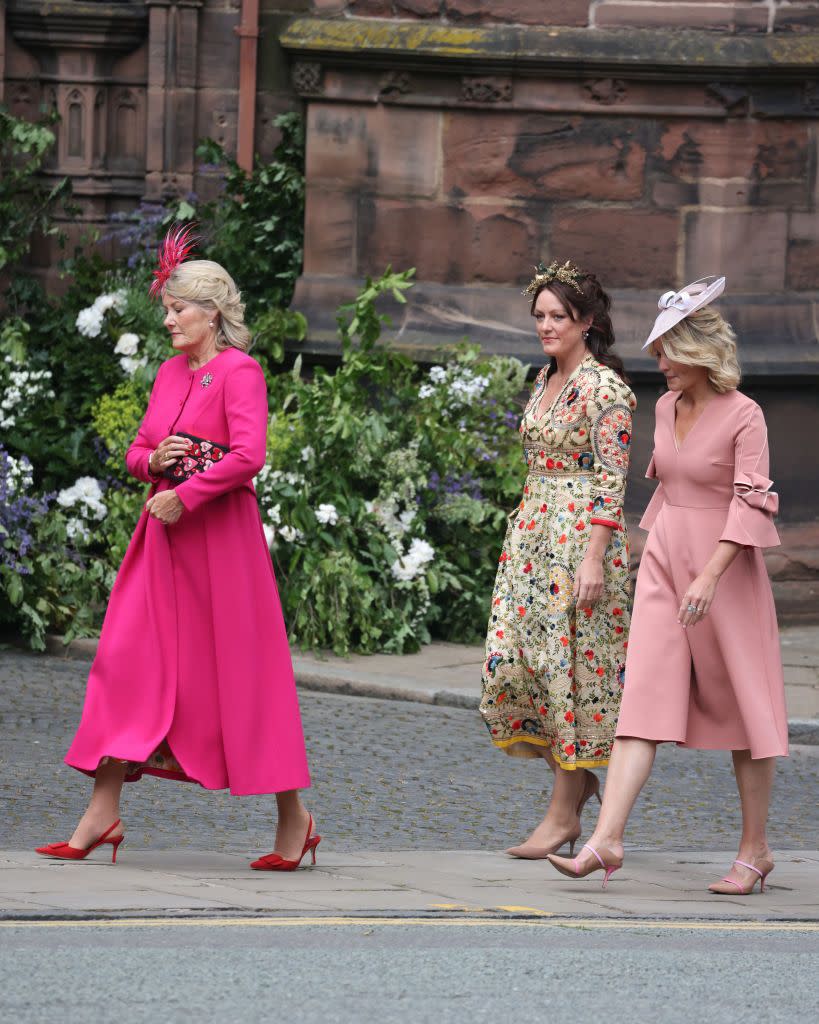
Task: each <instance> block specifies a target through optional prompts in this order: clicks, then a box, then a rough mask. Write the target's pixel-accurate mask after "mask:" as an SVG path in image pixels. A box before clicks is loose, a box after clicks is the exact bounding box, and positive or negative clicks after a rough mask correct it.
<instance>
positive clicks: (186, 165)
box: [145, 0, 203, 197]
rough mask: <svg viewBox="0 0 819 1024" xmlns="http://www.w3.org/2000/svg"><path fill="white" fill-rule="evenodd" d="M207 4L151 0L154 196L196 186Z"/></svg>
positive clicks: (150, 189)
mask: <svg viewBox="0 0 819 1024" xmlns="http://www.w3.org/2000/svg"><path fill="white" fill-rule="evenodd" d="M202 5H203V0H147V6H148V8H149V28H148V138H147V159H146V176H145V188H146V195H147V196H149V197H158V196H161V195H162V194H163V193H168V192H173V193H177V194H178V193H184V192H187V191H190V189H191V188H192V186H193V174H194V167H195V150H196V102H197V97H196V92H197V85H198V82H197V66H198V59H197V58H198V52H199V17H200V10H201V8H202Z"/></svg>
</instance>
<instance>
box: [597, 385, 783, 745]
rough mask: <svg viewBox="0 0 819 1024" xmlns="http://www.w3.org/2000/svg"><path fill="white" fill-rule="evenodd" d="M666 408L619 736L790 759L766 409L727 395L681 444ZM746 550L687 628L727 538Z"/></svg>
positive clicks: (671, 403) (666, 398)
mask: <svg viewBox="0 0 819 1024" xmlns="http://www.w3.org/2000/svg"><path fill="white" fill-rule="evenodd" d="M676 398H677V396H676V395H675V394H674V393H672V392H668V393H667V394H665V395H663V397H662V398H661V399H660V400H659V402H658V403H657V423H656V429H655V433H654V455H653V458H652V460H651V464H650V466H649V469H648V473H647V474H646V475H647V476H649V477H656V478H657V479H658V480H659V482H660V483H659V487H658V488H657V490H656V491H655V492H654V496H653V497H652V499H651V502H650V503H649V505H648V508H647V509H646V512H645V515H644V516H643V519H642V522H641V523H640V526H641V527H642V528H643V529H645V530H649V531H650V532H649V536H648V540H647V541H646V546H645V551H644V552H643V557H642V561H641V563H640V571H639V573H638V576H637V589H636V595H635V601H634V610H633V613H632V619H631V634H630V637H629V647H628V655H627V659H626V676H625V689H624V692H623V702H622V706H621V710H620V718H619V721H618V725H617V735H618V736H636V737H641V738H643V739H651V740H672V741H675V742H677V743H679V744H682V745H684V746H688V747H698V748H700V749H723V750H750V752H751V756H752V757H755V758H760V757H772V756H775V755H779V754H782V755H784V754H787V752H788V723H787V717H786V714H785V687H784V681H783V676H782V661H781V656H780V651H779V632H778V629H777V623H776V611H775V609H774V603H773V595H772V593H771V585H770V582H769V580H768V574H767V572H766V570H765V563H764V561H763V558H762V550H761V549H762V548H765V547H772V546H774V545H776V544H778V543H779V537H778V535H777V532H776V528H775V527H774V524H773V520H772V517H773V514H774V513H775V512H776V511H777V502H778V499H777V496H776V494H775V493H773V492H772V491H771V481H770V480H769V479H768V441H767V431H766V428H765V420H764V418H763V416H762V410H761V409H760V408H759V406H758V405H757V404H756V403H755V402H753V401H752V400H751V399H750V398H747V397H746V396H745V395H742V394H740V393H739V392H738V391H729V392H727V393H725V394H721V395H717V396H716V397H715V398H713V399H712V400H711V401H710V402H709V403H708V405H707V406H706V407H705V409H704V410H703V413H702V415H701V416H700V418H699V419H698V420H697V421H696V423H695V424H694V426H693V427H692V429H691V431H690V432H689V434H688V435H687V436H686V438H685V440H684V441H683V442H682V444H681V445H680V446H679V449H678V447H677V443H676V436H675V429H674V427H675V403H676ZM721 540H725V541H733V542H735V543H737V544H741V545H743V549H742V551H740V552H739V554H738V555H737V557H736V559H735V560H734V561H733V562H732V564H731V565H730V566H729V567H728V569H727V570H726V571H725V573H724V574H723V576H722V578H721V579H720V581H719V584H718V585H717V591H716V596H715V598H714V601H713V604H712V606H711V610H710V611H709V612H708V614H707V615H706V617H705V618H704V619H703V620H702V621H701V622H699V623H698V624H697V625H694V626H689V627H688V628H687V629H685V628H683V627H682V626H681V625H680V624H679V623H678V621H677V615H678V612H679V608H680V604H681V602H682V599H683V596H684V595H685V592H686V590H687V589H688V586H689V584H690V583H691V582H692V581H693V580H694V579H695V578H696V576H697V575H698V574H699V573H700V572H701V571H702V569H703V568H704V567H705V565H706V563H707V562H708V560H709V559H710V557H711V555H712V554H713V552H714V550H715V548H716V546H717V544H718V543H719V541H721Z"/></svg>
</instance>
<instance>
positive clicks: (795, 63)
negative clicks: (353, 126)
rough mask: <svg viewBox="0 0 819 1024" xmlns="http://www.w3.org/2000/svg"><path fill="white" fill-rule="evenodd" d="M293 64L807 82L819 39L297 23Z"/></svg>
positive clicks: (291, 37)
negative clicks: (311, 60) (799, 78)
mask: <svg viewBox="0 0 819 1024" xmlns="http://www.w3.org/2000/svg"><path fill="white" fill-rule="evenodd" d="M279 40H280V42H281V45H282V47H283V48H284V49H285V50H287V51H289V52H290V53H291V54H292V55H294V56H299V57H303V56H313V57H319V56H321V57H324V58H329V59H333V61H334V62H339V61H341V62H354V63H357V64H360V63H364V64H370V65H372V64H373V63H374V62H375V63H378V64H379V65H383V66H385V67H391V68H392V67H395V66H397V65H399V64H400V65H401V66H411V65H420V66H423V67H425V68H430V67H431V66H435V65H438V66H439V67H445V66H447V65H452V66H453V70H458V71H460V69H461V67H462V66H463V65H464V64H468V65H469V66H470V67H471V68H473V69H476V70H475V73H478V72H480V71H481V70H483V69H492V70H497V69H499V68H506V69H516V70H525V71H527V72H532V71H537V70H543V71H549V70H551V71H555V70H559V69H564V70H566V71H568V72H572V73H575V74H576V73H577V69H578V65H580V66H582V67H583V69H584V71H586V72H588V71H594V72H596V73H605V72H607V71H616V72H617V73H618V74H622V73H629V74H632V75H633V76H634V77H652V78H657V77H661V78H669V77H674V78H678V77H679V76H680V74H681V73H684V74H685V76H686V78H701V77H704V76H712V75H713V73H714V72H715V71H719V72H720V74H721V75H723V76H726V75H727V76H729V77H730V76H732V75H742V76H748V75H749V74H750V73H767V74H769V75H770V74H774V75H778V76H782V75H798V74H804V73H805V72H806V71H811V70H815V69H816V68H817V67H819V36H817V34H814V33H806V34H799V35H787V36H767V35H766V36H721V35H717V34H715V33H713V32H707V31H697V30H685V29H679V30H675V31H674V32H671V33H669V32H667V31H664V30H661V29H640V28H636V29H596V30H595V29H587V28H570V27H559V26H510V25H483V26H469V27H466V26H456V25H441V24H427V23H418V22H414V21H396V20H386V19H383V20H382V19H379V20H378V21H373V20H371V19H365V18H333V19H328V18H311V17H302V18H295V19H294V20H293V21H292V22H290V24H289V25H288V27H287V28H286V29H285V30H284V32H283V33H282V34H281V36H280V37H279Z"/></svg>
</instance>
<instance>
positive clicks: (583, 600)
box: [573, 552, 603, 609]
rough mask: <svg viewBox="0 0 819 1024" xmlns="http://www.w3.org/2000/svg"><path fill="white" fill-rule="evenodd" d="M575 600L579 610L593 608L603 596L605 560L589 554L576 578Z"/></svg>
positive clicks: (581, 564) (585, 557)
mask: <svg viewBox="0 0 819 1024" xmlns="http://www.w3.org/2000/svg"><path fill="white" fill-rule="evenodd" d="M573 592H574V598H575V601H576V602H577V607H578V608H581V609H582V608H591V607H592V606H593V605H595V604H597V602H598V601H599V600H600V598H601V597H602V596H603V559H602V557H599V556H598V555H596V554H594V553H592V552H589V553H587V554H586V555H585V556H584V558H583V561H582V562H581V563H580V567H579V568H578V570H577V572H576V573H575V577H574V590H573Z"/></svg>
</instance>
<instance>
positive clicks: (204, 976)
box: [0, 923, 819, 1024]
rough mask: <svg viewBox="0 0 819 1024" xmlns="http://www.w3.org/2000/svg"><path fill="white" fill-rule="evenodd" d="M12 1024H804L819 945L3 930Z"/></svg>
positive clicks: (288, 930) (756, 936)
mask: <svg viewBox="0 0 819 1024" xmlns="http://www.w3.org/2000/svg"><path fill="white" fill-rule="evenodd" d="M0 942H2V947H3V951H4V953H5V955H4V956H2V957H0V1016H1V1017H2V1019H3V1020H7V1021H12V1020H13V1021H21V1022H36V1024H52V1022H54V1024H63V1022H64V1021H66V1020H76V1021H85V1022H89V1024H96V1022H104V1021H109V1020H110V1021H113V1020H119V1021H127V1022H128V1024H142V1022H151V1024H152V1022H154V1021H157V1020H161V1021H163V1022H167V1024H177V1022H187V1021H229V1022H234V1021H241V1022H243V1024H253V1022H256V1021H260V1022H261V1021H264V1022H272V1024H284V1022H290V1021H293V1022H296V1021H298V1022H300V1024H350V1022H355V1024H360V1022H370V1021H373V1022H374V1021H378V1022H379V1024H407V1022H412V1024H427V1022H429V1024H441V1022H444V1024H447V1022H468V1024H483V1022H487V1024H490V1022H491V1024H496V1022H497V1021H499V1020H507V1019H521V1020H532V1021H545V1020H548V1021H577V1020H581V1021H582V1020H588V1021H595V1022H600V1024H644V1022H645V1024H648V1022H651V1024H655V1022H659V1024H690V1022H691V1021H692V1020H707V1021H709V1022H711V1024H737V1022H749V1024H750V1022H753V1024H780V1022H781V1024H791V1022H792V1021H794V1020H815V1019H816V1010H817V1003H816V967H817V949H818V948H819V933H817V932H816V931H813V932H805V931H800V930H795V931H751V930H747V929H741V928H736V929H729V930H720V931H705V930H699V929H696V928H690V927H682V928H674V929H662V928H659V927H658V928H653V927H652V928H649V929H648V930H642V931H638V930H635V929H630V928H613V929H612V928H608V927H607V928H594V927H592V928H584V929H576V928H569V927H557V926H554V925H548V924H544V923H540V924H536V925H530V926H527V925H518V924H509V925H503V924H501V925H497V924H481V923H479V924H476V925H474V926H451V925H435V924H427V925H417V926H413V925H400V924H398V925H373V924H365V925H357V924H355V925H348V926H334V925H329V924H310V925H304V926H295V927H289V926H283V925H276V924H268V925H262V926H243V927H240V926H236V927H230V926H225V925H223V924H219V923H205V924H203V925H201V926H199V925H196V926H193V927H184V926H181V925H174V924H172V923H171V924H169V923H165V924H163V925H162V926H160V927H150V928H140V927H131V926H126V927H122V926H121V925H117V924H114V925H108V926H92V927H87V926H81V925H73V926H62V925H61V926H50V927H48V926H46V927H43V926H39V927H38V926H29V927H11V928H2V929H0Z"/></svg>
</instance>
